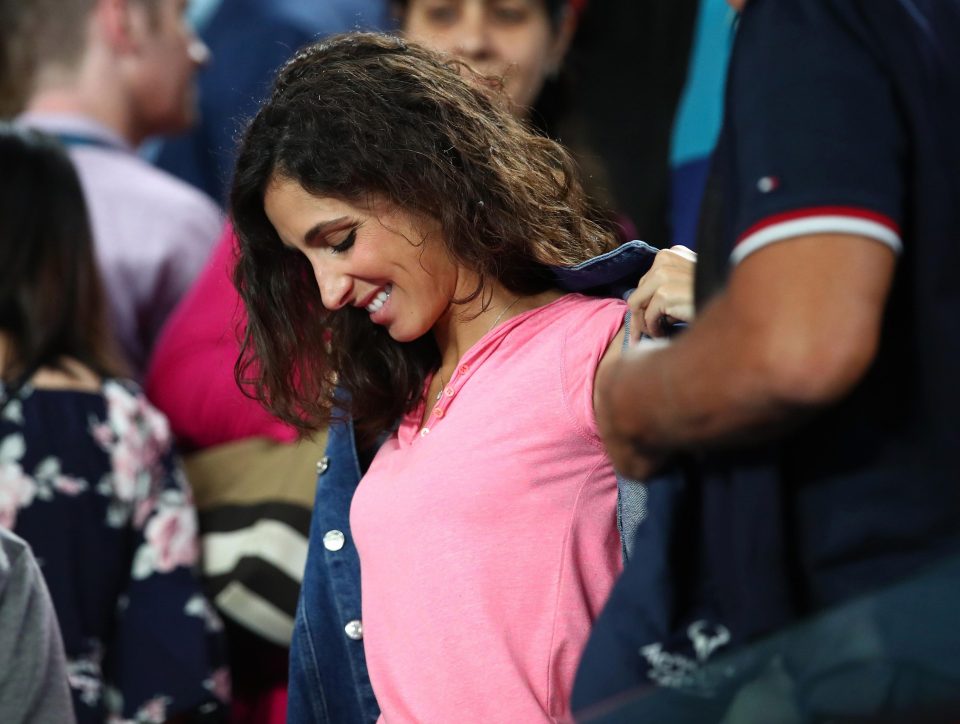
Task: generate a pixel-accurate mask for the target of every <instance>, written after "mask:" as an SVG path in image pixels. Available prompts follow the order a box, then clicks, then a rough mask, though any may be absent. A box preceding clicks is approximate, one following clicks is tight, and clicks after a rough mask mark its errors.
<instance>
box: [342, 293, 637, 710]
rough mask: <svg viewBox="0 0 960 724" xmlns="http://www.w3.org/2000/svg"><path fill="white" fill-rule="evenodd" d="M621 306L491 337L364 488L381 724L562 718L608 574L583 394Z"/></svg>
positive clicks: (406, 425)
mask: <svg viewBox="0 0 960 724" xmlns="http://www.w3.org/2000/svg"><path fill="white" fill-rule="evenodd" d="M625 310H626V306H625V304H624V303H623V302H621V301H619V300H609V299H590V298H587V297H584V296H581V295H577V294H569V295H566V296H564V297H561V298H560V299H558V300H556V301H554V302H552V303H551V304H548V305H546V306H543V307H540V308H539V309H534V310H531V311H529V312H525V313H524V314H521V315H519V316H517V317H515V318H513V319H510V320H508V321H507V322H504V323H503V324H502V325H500V326H499V327H497V328H496V329H494V330H492V331H491V332H489V333H487V334H486V335H485V336H484V337H483V338H482V339H481V340H480V341H479V342H477V343H476V344H475V345H474V346H473V347H471V348H470V350H469V351H468V352H467V353H466V354H465V355H464V356H463V358H462V359H461V361H460V366H459V368H458V370H457V373H456V374H455V375H454V377H453V379H451V380H450V382H449V383H448V385H447V387H446V388H445V389H444V392H443V397H442V400H441V402H440V403H439V404H438V405H437V407H436V409H435V410H434V412H433V413H432V414H431V416H430V419H429V420H427V422H426V424H425V425H424V427H423V428H422V429H421V428H420V426H419V422H420V419H421V416H422V414H423V408H422V407H421V408H420V409H419V410H416V411H414V412H413V413H412V414H411V415H408V416H407V417H406V418H405V419H404V420H403V421H402V423H401V425H400V427H399V429H398V430H397V432H396V433H395V434H394V435H393V436H392V437H391V438H390V439H389V440H387V442H386V443H385V444H384V445H383V446H382V447H381V448H380V450H379V452H378V453H377V455H376V457H375V458H374V460H373V463H372V465H371V466H370V470H369V472H368V473H367V475H366V476H364V478H363V480H362V481H361V482H360V486H359V488H358V489H357V492H356V495H355V497H354V499H353V505H352V508H351V512H350V524H351V528H352V531H353V535H354V539H355V540H356V543H357V547H358V550H359V552H360V568H361V591H362V604H363V606H362V607H363V628H364V648H365V651H366V657H367V663H368V666H369V670H370V678H371V681H372V683H373V689H374V693H375V694H376V697H377V701H378V702H379V704H380V706H381V709H382V710H383V717H382V719H384V720H385V721H387V722H390V724H397V723H399V722H425V723H427V724H429V723H430V722H451V721H483V722H525V723H526V722H536V721H554V720H560V721H566V720H568V719H569V718H570V709H569V706H570V704H569V701H570V690H571V687H572V685H573V677H574V672H575V669H576V665H577V661H578V659H579V657H580V653H581V651H582V649H583V646H584V645H585V643H586V640H587V635H588V633H589V631H590V626H591V623H592V622H593V621H594V619H595V618H596V616H597V614H598V613H599V611H600V609H601V607H602V606H603V604H604V602H605V600H606V598H607V595H608V594H609V592H610V589H611V588H612V586H613V583H614V579H615V578H616V576H617V574H618V573H619V572H620V569H621V560H620V539H619V536H618V533H617V526H616V503H617V483H616V477H615V475H614V471H613V467H612V466H611V464H610V461H609V460H608V458H607V456H606V454H605V452H604V448H603V445H602V443H601V441H600V438H599V436H598V433H597V427H596V422H595V419H594V414H593V380H594V376H595V373H596V369H597V365H598V363H599V361H600V359H601V357H602V356H603V354H604V352H605V350H606V349H607V347H608V345H609V344H610V341H611V340H612V339H613V338H614V336H616V334H617V331H618V330H619V329H620V326H621V324H622V323H623V316H624V312H625Z"/></svg>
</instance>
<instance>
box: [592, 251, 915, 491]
mask: <svg viewBox="0 0 960 724" xmlns="http://www.w3.org/2000/svg"><path fill="white" fill-rule="evenodd" d="M895 261H896V256H895V254H894V252H893V250H892V249H891V248H890V247H889V246H886V245H884V244H882V243H879V242H878V241H875V240H873V239H869V238H866V237H861V236H854V235H832V234H831V235H828V234H824V235H811V236H803V237H797V238H794V239H788V240H785V241H781V242H778V243H775V244H770V245H769V246H766V247H763V248H761V249H759V250H757V251H755V252H754V253H752V254H750V255H749V256H747V257H746V258H745V259H744V260H743V261H742V262H740V264H738V265H737V267H736V268H735V269H734V270H733V272H732V274H731V277H730V282H729V285H728V287H727V288H726V289H725V291H724V292H723V293H721V294H719V295H718V296H717V297H716V298H715V299H714V300H713V302H712V303H711V304H710V305H709V306H708V307H707V308H706V309H705V311H704V312H703V314H702V316H701V317H700V318H699V319H698V320H697V321H696V322H695V323H694V324H693V325H692V327H691V328H690V329H689V330H688V331H687V333H686V334H683V335H681V336H680V337H679V338H678V339H677V340H676V342H675V343H674V344H673V345H671V346H670V347H667V348H664V349H657V350H653V351H646V352H643V351H632V352H629V353H627V354H625V355H624V356H622V357H620V358H618V359H617V360H615V361H614V362H613V363H612V364H610V365H609V366H608V367H606V368H605V369H603V370H601V371H600V373H599V374H598V379H597V393H598V416H597V417H598V422H599V425H600V429H601V434H602V435H603V438H604V441H605V442H606V444H607V449H608V450H609V452H610V454H611V456H612V457H613V460H614V464H615V465H616V467H617V469H618V470H620V471H621V472H624V473H626V474H628V475H630V476H632V477H634V478H638V479H643V478H645V477H647V476H649V474H650V473H651V472H653V470H654V469H655V468H656V465H657V461H658V460H660V459H662V457H663V456H664V455H668V454H670V453H672V452H675V451H678V450H681V449H689V448H694V447H719V446H726V445H733V444H736V442H737V441H739V440H743V439H747V438H748V437H749V438H752V439H756V436H757V435H769V434H771V433H773V432H775V431H776V430H778V429H780V428H781V427H782V426H784V425H787V424H789V423H790V422H791V421H794V420H796V419H797V418H799V417H800V416H802V415H803V414H804V413H805V412H807V411H809V410H812V409H815V408H817V407H820V406H822V405H825V404H828V403H831V402H833V401H835V400H838V399H839V398H841V397H843V396H844V395H845V394H846V393H847V392H848V391H849V390H850V389H851V388H852V387H853V386H854V385H855V384H856V383H857V382H858V381H859V380H860V379H861V378H862V377H863V375H864V374H865V372H866V371H867V369H868V367H869V366H870V363H871V362H872V360H873V358H874V355H875V353H876V350H877V346H878V342H879V336H880V323H881V319H882V316H883V311H884V305H885V301H886V298H887V294H888V292H889V290H890V285H891V280H892V277H893V270H894V265H895Z"/></svg>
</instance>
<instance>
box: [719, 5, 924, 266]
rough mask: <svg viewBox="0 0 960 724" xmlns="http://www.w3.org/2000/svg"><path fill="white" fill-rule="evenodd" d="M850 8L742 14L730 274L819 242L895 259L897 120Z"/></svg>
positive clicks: (733, 73)
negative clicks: (805, 241)
mask: <svg viewBox="0 0 960 724" xmlns="http://www.w3.org/2000/svg"><path fill="white" fill-rule="evenodd" d="M852 6H853V4H852V3H847V4H846V5H843V4H842V3H836V2H830V1H824V0H752V1H751V3H749V4H748V5H747V8H746V10H745V11H744V13H743V17H742V21H741V26H740V28H739V30H738V37H737V44H736V48H735V51H734V56H733V58H732V60H731V68H730V76H729V80H728V84H729V85H728V111H727V123H728V124H729V125H730V127H731V128H730V130H731V131H732V137H733V139H734V147H733V151H732V152H733V156H734V158H733V162H734V182H735V183H736V187H735V190H734V191H735V196H736V199H737V204H736V208H735V210H734V215H733V223H734V234H735V243H734V248H733V253H732V256H731V260H732V261H733V262H734V263H736V262H739V261H740V260H741V259H743V258H744V257H746V256H747V255H749V254H750V253H752V252H753V251H756V250H757V249H759V248H762V247H763V246H765V245H767V244H770V243H774V242H777V241H780V240H783V239H788V238H792V237H796V236H805V235H809V234H822V233H849V234H856V235H860V236H865V237H868V238H872V239H876V240H877V241H880V242H882V243H884V244H886V245H888V246H890V247H891V248H892V249H893V250H894V251H895V252H899V251H900V248H901V240H900V223H901V216H902V207H903V193H904V191H903V176H904V163H905V161H904V156H905V145H904V144H905V142H904V133H903V129H902V127H901V124H902V120H901V115H900V114H899V113H898V110H897V107H896V102H895V98H894V92H893V88H892V86H891V84H890V82H889V80H888V78H887V76H886V75H885V72H884V69H883V68H882V66H881V65H880V63H879V61H878V60H877V58H876V57H875V56H874V54H873V53H872V52H871V45H870V37H869V32H868V31H867V29H866V28H864V27H860V25H861V24H860V23H858V18H857V17H856V14H855V11H854V10H853V9H852Z"/></svg>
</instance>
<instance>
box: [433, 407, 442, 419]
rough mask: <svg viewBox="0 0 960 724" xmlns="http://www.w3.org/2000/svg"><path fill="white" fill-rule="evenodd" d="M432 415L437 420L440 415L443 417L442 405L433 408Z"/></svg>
mask: <svg viewBox="0 0 960 724" xmlns="http://www.w3.org/2000/svg"><path fill="white" fill-rule="evenodd" d="M433 416H434V417H435V418H437V419H438V420H439V419H440V418H442V417H443V408H442V407H438V408H437V409H436V410H434V411H433Z"/></svg>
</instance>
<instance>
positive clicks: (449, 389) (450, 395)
mask: <svg viewBox="0 0 960 724" xmlns="http://www.w3.org/2000/svg"><path fill="white" fill-rule="evenodd" d="M443 394H445V395H446V396H447V397H453V396H454V394H456V393H455V392H454V391H453V388H452V387H448V388H447V389H446V390H444V392H443Z"/></svg>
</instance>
